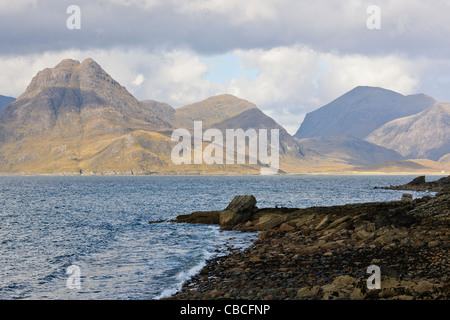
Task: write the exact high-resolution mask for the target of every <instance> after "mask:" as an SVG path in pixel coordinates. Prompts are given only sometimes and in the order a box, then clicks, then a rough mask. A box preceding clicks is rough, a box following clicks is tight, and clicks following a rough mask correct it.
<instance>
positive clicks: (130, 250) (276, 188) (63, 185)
mask: <svg viewBox="0 0 450 320" xmlns="http://www.w3.org/2000/svg"><path fill="white" fill-rule="evenodd" d="M413 178H414V176H400V175H399V176H391V175H390V176H380V175H377V176H367V175H336V176H334V175H287V176H281V175H280V176H0V299H135V300H141V299H160V298H163V297H167V296H170V295H171V294H173V293H175V292H176V291H177V290H179V289H180V288H181V285H182V283H183V282H184V281H185V280H187V279H189V278H190V277H191V276H192V275H194V274H196V273H197V272H198V271H199V270H200V269H201V268H202V267H203V265H204V264H205V262H206V260H207V259H209V258H212V257H214V256H217V255H223V254H226V253H227V252H228V250H230V249H232V248H237V249H241V250H242V249H244V248H246V247H248V246H249V245H250V244H251V243H252V241H254V240H255V239H256V237H257V234H256V233H242V232H236V231H221V230H220V229H219V228H218V226H215V225H199V224H177V223H171V222H164V223H157V224H149V223H148V222H149V221H157V220H164V221H168V220H170V219H174V218H175V217H176V216H177V215H179V214H188V213H191V212H194V211H202V210H221V209H224V208H225V207H226V206H227V204H228V203H229V202H230V201H231V200H232V199H233V197H234V196H235V195H244V194H253V195H254V196H255V197H256V199H257V201H258V203H257V206H258V207H260V208H263V207H275V206H278V207H296V208H305V207H311V206H330V205H342V204H346V203H357V202H378V201H392V200H399V199H400V198H401V195H402V193H404V191H391V190H381V189H374V188H373V187H375V186H389V185H399V184H404V183H407V182H409V181H411V180H412V179H413ZM437 178H439V177H437V176H436V177H432V176H429V177H427V181H432V180H436V179H437ZM410 193H413V196H414V197H420V196H423V195H425V194H426V193H425V192H410ZM70 266H76V267H77V268H78V270H79V273H78V274H72V273H71V272H70V271H71V270H73V269H71V268H69V267H70ZM74 276H77V277H78V278H79V279H78V280H79V282H78V283H77V284H78V286H75V287H74V286H73V285H72V284H73V282H72V280H73V277H74Z"/></svg>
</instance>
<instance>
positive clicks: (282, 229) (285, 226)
mask: <svg viewBox="0 0 450 320" xmlns="http://www.w3.org/2000/svg"><path fill="white" fill-rule="evenodd" d="M293 230H295V228H294V227H293V226H291V225H289V224H287V223H282V224H281V226H280V232H285V231H293Z"/></svg>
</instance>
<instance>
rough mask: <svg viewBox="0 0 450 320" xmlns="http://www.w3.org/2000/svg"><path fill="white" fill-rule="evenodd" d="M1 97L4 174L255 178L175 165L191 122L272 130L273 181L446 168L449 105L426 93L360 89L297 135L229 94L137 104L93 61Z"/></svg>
mask: <svg viewBox="0 0 450 320" xmlns="http://www.w3.org/2000/svg"><path fill="white" fill-rule="evenodd" d="M0 98H1V99H0V108H1V107H2V104H4V105H3V108H2V110H1V113H0V172H2V173H38V174H80V173H82V174H258V173H259V172H260V169H261V167H264V166H265V164H263V163H261V162H258V163H257V164H248V163H246V164H244V165H240V164H231V165H230V164H213V165H207V164H196V165H189V164H181V165H175V164H174V163H173V162H172V160H171V152H172V149H173V148H174V146H175V145H176V144H177V141H172V139H171V135H172V132H173V131H174V130H175V129H177V128H185V129H187V130H188V131H190V132H193V125H194V121H198V120H201V121H202V124H203V130H207V129H210V128H215V129H219V130H220V131H221V132H223V133H225V131H226V129H239V128H240V129H243V130H247V129H251V128H252V129H256V130H259V129H278V130H279V136H280V144H279V146H280V170H279V172H280V173H306V172H360V171H389V170H388V169H386V166H387V167H389V166H390V167H391V168H392V167H393V166H394V167H395V168H398V170H397V169H396V170H397V171H414V172H415V171H427V170H431V171H433V172H436V171H440V170H441V169H442V168H447V167H448V164H450V154H449V153H450V151H449V140H450V138H449V134H448V133H449V132H448V128H449V110H448V108H449V105H448V104H441V103H437V102H436V101H435V100H434V99H433V98H431V97H428V96H425V95H423V94H419V95H411V96H403V95H401V94H398V93H395V92H393V91H390V90H386V89H382V88H375V87H357V88H355V89H353V90H351V91H350V92H348V93H346V94H344V95H343V96H341V97H339V98H338V99H336V100H335V101H333V102H331V103H330V104H328V105H326V106H324V107H322V108H319V109H317V110H315V111H313V112H311V113H310V114H308V115H307V116H306V117H305V120H304V121H303V123H302V124H301V126H300V128H299V130H298V132H297V133H296V134H295V135H294V136H291V135H290V134H289V133H288V132H287V131H286V130H285V129H284V128H283V127H282V126H280V125H279V124H278V123H277V122H276V121H274V120H273V119H272V118H270V117H268V116H267V115H266V114H264V112H263V111H261V110H260V109H259V108H258V107H257V106H256V105H255V104H253V103H251V102H249V101H246V100H244V99H240V98H238V97H235V96H232V95H229V94H222V95H218V96H214V97H210V98H207V99H205V100H203V101H200V102H197V103H193V104H189V105H186V106H183V107H180V108H173V107H172V106H170V105H169V104H167V103H164V102H159V101H155V100H143V101H139V100H137V99H136V98H135V97H134V96H133V95H132V94H130V92H128V90H127V89H126V88H125V87H123V86H121V85H120V84H119V83H118V82H117V81H116V80H114V79H113V78H112V77H111V76H110V75H108V74H107V73H106V72H105V71H104V70H103V69H102V68H101V67H100V66H99V65H98V64H97V63H96V62H95V61H94V60H92V59H90V58H87V59H85V60H84V61H82V62H79V61H76V60H71V59H66V60H63V61H61V62H60V63H59V64H57V65H56V66H55V67H53V68H46V69H44V70H42V71H40V72H38V73H37V75H36V76H35V77H34V78H33V79H32V80H31V82H30V84H29V85H28V87H27V88H26V90H25V92H24V93H23V94H21V95H20V96H19V97H18V98H17V99H16V100H14V98H9V97H6V98H4V97H3V96H1V97H0ZM421 132H422V133H424V134H422V135H421ZM419 137H420V138H422V139H419ZM427 141H428V143H427ZM206 145H207V143H203V147H205V146H206ZM224 147H226V145H224ZM246 147H247V149H248V147H249V145H248V143H247V146H246ZM236 156H237V154H236ZM409 159H414V160H409ZM417 159H429V160H417ZM438 160H439V161H440V162H438ZM420 161H422V162H420ZM424 161H425V162H424ZM419 162H420V163H419ZM412 163H414V165H412ZM392 164H394V165H392ZM365 168H366V169H367V170H366V169H365ZM374 168H376V169H374ZM402 168H403V169H402ZM385 169H386V170H385ZM391 171H392V170H391Z"/></svg>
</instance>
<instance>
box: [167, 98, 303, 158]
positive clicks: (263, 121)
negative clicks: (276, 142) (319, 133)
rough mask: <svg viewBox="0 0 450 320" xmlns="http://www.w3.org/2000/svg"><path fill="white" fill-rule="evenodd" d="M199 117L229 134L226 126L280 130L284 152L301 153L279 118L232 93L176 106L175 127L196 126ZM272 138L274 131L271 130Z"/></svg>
mask: <svg viewBox="0 0 450 320" xmlns="http://www.w3.org/2000/svg"><path fill="white" fill-rule="evenodd" d="M195 120H202V122H203V128H204V129H207V128H215V129H219V130H221V131H222V133H223V135H224V136H225V133H226V129H242V130H244V131H246V130H248V129H250V128H253V129H255V130H256V131H259V129H268V130H270V129H278V130H279V137H280V154H291V155H293V156H301V155H302V152H301V150H300V147H299V145H298V143H297V141H296V140H295V139H294V138H293V137H292V136H291V135H290V134H289V133H288V132H287V131H286V130H285V129H284V128H283V127H282V126H280V125H279V124H278V123H277V122H276V121H275V120H273V119H272V118H270V117H269V116H267V115H265V114H264V113H263V112H262V111H261V110H259V109H258V107H257V106H256V105H254V104H253V103H250V102H248V101H246V100H243V99H240V98H237V97H235V96H232V95H229V94H227V95H218V96H214V97H210V98H208V99H205V100H203V101H201V102H199V103H195V104H191V105H188V106H185V107H181V108H178V109H176V111H175V121H174V126H181V127H182V128H186V129H192V127H193V123H194V121H195ZM268 136H269V137H270V131H268Z"/></svg>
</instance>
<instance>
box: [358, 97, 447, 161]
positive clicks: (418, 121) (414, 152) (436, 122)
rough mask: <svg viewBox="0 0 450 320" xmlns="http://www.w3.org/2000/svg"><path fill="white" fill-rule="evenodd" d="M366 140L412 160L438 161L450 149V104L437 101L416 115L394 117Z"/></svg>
mask: <svg viewBox="0 0 450 320" xmlns="http://www.w3.org/2000/svg"><path fill="white" fill-rule="evenodd" d="M366 140H367V141H369V142H372V143H375V144H378V145H380V146H384V147H386V148H390V149H393V150H396V151H397V152H398V153H400V154H401V155H403V156H404V157H407V158H410V159H411V158H412V159H431V160H435V161H438V160H439V159H440V158H441V157H443V156H445V155H446V154H448V153H449V151H450V103H436V104H435V105H433V106H432V107H430V108H428V109H426V110H424V111H422V112H420V113H418V114H416V115H412V116H409V117H404V118H400V119H396V120H393V121H391V122H389V123H387V124H385V125H383V126H382V127H380V128H379V129H377V130H375V131H374V132H372V133H371V134H370V135H369V136H368V137H367V138H366Z"/></svg>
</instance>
